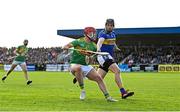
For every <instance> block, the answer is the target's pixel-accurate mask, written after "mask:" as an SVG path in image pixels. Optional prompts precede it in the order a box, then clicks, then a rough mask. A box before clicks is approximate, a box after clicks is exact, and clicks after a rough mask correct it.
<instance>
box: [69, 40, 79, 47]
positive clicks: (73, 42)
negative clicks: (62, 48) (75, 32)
mask: <svg viewBox="0 0 180 112" xmlns="http://www.w3.org/2000/svg"><path fill="white" fill-rule="evenodd" d="M71 44H72V45H73V47H76V46H78V45H79V41H78V40H74V41H72V42H71Z"/></svg>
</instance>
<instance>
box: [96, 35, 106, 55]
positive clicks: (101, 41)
mask: <svg viewBox="0 0 180 112" xmlns="http://www.w3.org/2000/svg"><path fill="white" fill-rule="evenodd" d="M104 40H105V39H104V38H99V39H98V42H97V52H99V51H101V47H102V44H103V42H104Z"/></svg>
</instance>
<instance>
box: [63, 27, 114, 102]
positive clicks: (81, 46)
mask: <svg viewBox="0 0 180 112" xmlns="http://www.w3.org/2000/svg"><path fill="white" fill-rule="evenodd" d="M95 35H96V30H95V28H93V27H86V28H85V29H84V36H85V37H84V38H81V39H77V40H75V41H73V42H71V43H69V44H67V45H65V46H64V49H69V48H71V47H74V49H75V50H74V51H73V53H72V58H71V67H70V71H71V73H72V74H73V75H74V76H75V77H76V79H77V81H78V83H79V86H80V88H81V94H80V99H81V100H84V99H85V95H86V94H85V90H84V81H83V78H84V77H87V78H88V79H90V80H92V81H95V82H96V83H97V84H98V86H99V88H100V90H101V91H102V93H103V94H104V96H105V98H106V100H107V101H110V102H115V101H117V100H115V99H113V98H112V97H110V95H109V93H108V91H107V89H106V86H105V84H104V82H103V80H102V78H101V76H100V75H99V74H98V73H97V72H96V70H95V69H94V68H93V67H92V66H91V65H88V63H87V62H86V56H91V55H92V53H91V52H90V51H96V45H95V44H94V42H93V41H94V38H95ZM88 51H89V52H88Z"/></svg>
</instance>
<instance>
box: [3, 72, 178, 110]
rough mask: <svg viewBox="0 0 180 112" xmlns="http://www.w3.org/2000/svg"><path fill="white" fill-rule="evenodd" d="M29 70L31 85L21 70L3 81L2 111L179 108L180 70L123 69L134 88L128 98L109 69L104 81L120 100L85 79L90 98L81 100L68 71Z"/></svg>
mask: <svg viewBox="0 0 180 112" xmlns="http://www.w3.org/2000/svg"><path fill="white" fill-rule="evenodd" d="M4 73H5V72H0V76H2V75H3V74H4ZM29 74H30V77H31V79H32V80H33V84H32V85H31V86H27V85H26V84H25V80H24V76H23V73H22V72H12V74H10V76H9V77H8V78H7V80H6V82H5V83H2V82H0V111H6V110H11V111H12V110H13V111H29V110H31V111H59V110H60V111H96V110H97V111H120V110H125V111H128V110H129V111H130V110H162V111H169V110H180V73H122V78H123V82H124V86H125V87H126V88H128V89H130V90H132V91H134V92H135V95H134V96H133V97H130V98H128V99H126V100H123V99H121V97H120V94H119V90H118V88H117V86H116V84H115V82H114V75H113V74H112V73H109V74H108V75H107V76H106V78H105V82H106V85H107V88H108V90H109V93H110V95H111V96H112V97H114V98H116V99H118V100H119V101H118V102H107V101H106V100H105V99H104V96H103V94H102V93H101V91H100V90H99V88H98V86H97V85H96V83H94V82H92V81H89V80H85V89H86V93H87V98H86V100H85V101H80V100H79V93H80V89H79V87H78V86H77V85H74V84H72V79H73V76H72V75H70V74H69V73H67V72H64V73H63V72H30V73H29Z"/></svg>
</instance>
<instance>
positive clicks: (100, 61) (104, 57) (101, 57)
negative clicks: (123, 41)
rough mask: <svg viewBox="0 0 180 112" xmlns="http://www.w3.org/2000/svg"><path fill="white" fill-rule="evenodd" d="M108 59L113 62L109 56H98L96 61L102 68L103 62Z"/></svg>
mask: <svg viewBox="0 0 180 112" xmlns="http://www.w3.org/2000/svg"><path fill="white" fill-rule="evenodd" d="M108 59H112V60H113V57H112V56H111V55H98V56H97V60H98V63H99V64H100V65H101V66H103V65H104V62H105V61H106V60H108Z"/></svg>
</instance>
